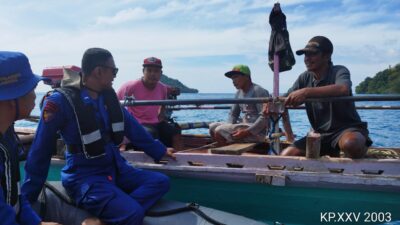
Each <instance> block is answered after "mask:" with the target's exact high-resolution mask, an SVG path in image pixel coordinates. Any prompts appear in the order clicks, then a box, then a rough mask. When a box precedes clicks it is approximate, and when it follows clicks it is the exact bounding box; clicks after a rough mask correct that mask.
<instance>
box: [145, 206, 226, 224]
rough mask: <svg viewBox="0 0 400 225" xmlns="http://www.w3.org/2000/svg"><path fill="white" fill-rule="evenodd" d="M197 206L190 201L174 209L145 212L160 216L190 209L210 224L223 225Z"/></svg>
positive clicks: (149, 214)
mask: <svg viewBox="0 0 400 225" xmlns="http://www.w3.org/2000/svg"><path fill="white" fill-rule="evenodd" d="M199 208H200V205H199V204H197V203H194V202H192V203H189V204H187V205H186V206H183V207H180V208H176V209H169V210H164V211H149V212H147V213H146V216H150V217H162V216H169V215H174V214H178V213H182V212H188V211H192V212H194V213H196V214H197V215H198V216H200V217H201V218H203V219H205V220H206V221H207V222H209V223H211V224H214V225H225V224H224V223H221V222H219V221H217V220H215V219H213V218H211V217H210V216H208V215H207V214H205V213H204V212H203V211H201V210H200V209H199Z"/></svg>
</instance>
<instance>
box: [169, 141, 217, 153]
mask: <svg viewBox="0 0 400 225" xmlns="http://www.w3.org/2000/svg"><path fill="white" fill-rule="evenodd" d="M216 144H217V142H213V143H210V144H207V145H203V146H200V147H197V148H190V149H186V150H182V151H178V152H176V153H183V152H190V151H194V150H200V149H203V148H208V147H214V146H215V145H216Z"/></svg>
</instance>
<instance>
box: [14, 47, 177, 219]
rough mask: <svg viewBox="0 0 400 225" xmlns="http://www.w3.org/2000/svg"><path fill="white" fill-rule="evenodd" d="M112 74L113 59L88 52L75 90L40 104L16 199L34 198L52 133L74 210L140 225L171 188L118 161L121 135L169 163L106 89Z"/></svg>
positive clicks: (51, 146)
mask: <svg viewBox="0 0 400 225" xmlns="http://www.w3.org/2000/svg"><path fill="white" fill-rule="evenodd" d="M117 72H118V69H117V68H116V66H115V63H114V59H113V57H112V55H111V53H110V52H109V51H107V50H105V49H102V48H90V49H88V50H86V51H85V53H84V55H83V58H82V75H81V76H77V80H76V81H77V82H72V83H74V84H76V86H75V85H74V86H73V85H72V84H71V86H63V87H62V88H60V89H56V90H55V91H54V93H53V94H52V95H50V96H49V97H47V98H46V100H45V102H44V105H43V111H42V115H41V119H40V121H39V124H38V128H37V133H36V136H35V139H34V141H33V143H32V146H31V149H30V152H29V156H28V161H27V163H26V165H25V171H26V177H25V183H24V185H23V186H22V193H23V194H25V195H26V196H27V197H28V199H29V200H30V201H35V200H36V199H37V198H38V195H39V193H40V190H41V188H42V186H43V183H44V182H45V180H46V177H47V173H48V170H49V166H50V160H51V155H52V152H53V149H54V148H55V147H56V136H57V132H58V131H60V134H61V136H62V138H63V141H64V143H65V144H66V146H67V151H66V153H65V158H66V160H65V161H66V165H65V166H64V168H63V169H62V172H61V179H62V183H63V186H64V188H65V189H66V191H67V192H68V194H69V195H70V197H71V198H72V199H73V200H74V201H75V203H76V204H77V205H78V206H79V207H81V208H84V209H86V210H87V211H89V212H90V213H91V214H93V215H95V216H97V217H98V218H100V219H101V220H102V221H103V222H105V223H106V224H142V221H143V218H144V214H145V212H146V211H147V210H148V209H149V208H150V207H151V206H152V205H154V203H156V201H157V200H159V199H160V198H161V197H162V196H163V195H164V194H165V193H166V192H167V191H168V189H169V178H168V177H167V176H165V175H163V174H161V173H157V172H151V171H145V170H141V169H136V168H134V167H132V166H131V165H129V163H128V162H127V161H126V160H125V159H124V158H123V157H122V156H121V154H120V152H119V149H118V144H120V143H121V141H122V139H123V137H124V136H126V137H127V138H129V140H131V141H132V142H133V143H134V144H135V145H137V146H139V147H140V148H141V149H143V150H144V152H145V153H147V154H148V155H150V156H151V157H152V158H154V159H155V160H160V159H161V158H162V157H163V156H165V155H166V156H170V157H174V155H173V153H172V150H171V149H167V148H166V147H165V146H164V145H163V144H161V143H160V142H159V141H157V140H154V139H153V138H152V137H151V136H150V134H148V133H147V132H146V131H145V130H144V128H143V127H142V126H141V125H140V124H139V123H138V122H137V121H136V119H135V118H133V117H132V116H131V115H130V114H129V112H128V111H126V110H125V109H124V108H123V107H121V105H120V104H119V101H118V99H117V96H116V93H115V92H114V90H113V89H112V82H113V80H114V78H115V76H116V74H117Z"/></svg>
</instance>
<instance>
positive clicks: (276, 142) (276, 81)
mask: <svg viewBox="0 0 400 225" xmlns="http://www.w3.org/2000/svg"><path fill="white" fill-rule="evenodd" d="M272 96H273V97H274V98H277V97H278V96H279V56H278V55H277V54H276V53H275V54H274V90H273V93H272ZM276 119H278V115H275V116H274V120H276ZM275 132H276V133H279V121H278V122H277V123H276V124H275ZM273 142H274V143H273V147H274V150H275V151H276V153H277V154H279V153H280V151H281V145H280V138H279V136H278V137H276V138H274V141H273Z"/></svg>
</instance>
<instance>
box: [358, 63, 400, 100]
mask: <svg viewBox="0 0 400 225" xmlns="http://www.w3.org/2000/svg"><path fill="white" fill-rule="evenodd" d="M356 93H357V94H400V63H399V64H397V65H396V66H394V67H390V66H389V68H388V69H386V70H384V71H381V72H378V73H377V74H376V75H375V76H374V77H373V78H371V77H367V78H366V79H365V80H364V81H363V82H361V83H360V84H359V85H358V86H357V87H356Z"/></svg>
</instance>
